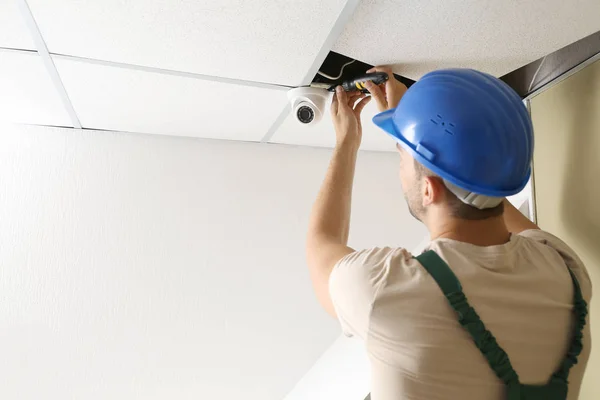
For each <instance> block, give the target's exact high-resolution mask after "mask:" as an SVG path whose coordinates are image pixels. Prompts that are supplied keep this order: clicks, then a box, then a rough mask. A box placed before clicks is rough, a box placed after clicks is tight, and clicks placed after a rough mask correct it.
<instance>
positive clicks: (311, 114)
mask: <svg viewBox="0 0 600 400" xmlns="http://www.w3.org/2000/svg"><path fill="white" fill-rule="evenodd" d="M328 97H329V92H328V91H327V90H325V89H321V88H313V87H299V88H294V89H291V90H290V91H289V92H288V99H289V100H290V102H291V104H292V112H293V115H294V119H295V120H296V121H298V123H300V124H302V125H315V124H316V123H317V122H319V121H320V120H321V118H322V117H323V113H324V112H325V103H326V101H327V98H328Z"/></svg>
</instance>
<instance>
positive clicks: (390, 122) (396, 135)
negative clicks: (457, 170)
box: [373, 108, 531, 197]
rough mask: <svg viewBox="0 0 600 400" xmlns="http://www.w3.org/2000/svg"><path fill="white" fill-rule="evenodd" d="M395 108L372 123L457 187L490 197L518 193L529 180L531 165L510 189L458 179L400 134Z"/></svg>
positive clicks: (374, 119) (377, 116)
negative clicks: (495, 187) (395, 117)
mask: <svg viewBox="0 0 600 400" xmlns="http://www.w3.org/2000/svg"><path fill="white" fill-rule="evenodd" d="M395 111H396V109H395V108H392V109H390V110H386V111H383V112H381V113H379V114H377V115H375V116H374V117H373V123H374V124H375V125H377V126H378V127H379V128H381V129H382V130H383V131H384V132H385V133H387V134H388V135H389V136H391V137H392V138H393V139H394V140H395V141H396V142H397V143H398V144H400V145H401V146H402V148H403V149H405V150H406V151H408V152H409V153H410V154H411V155H412V156H413V157H414V158H415V159H416V160H417V162H419V163H420V164H423V165H424V166H425V167H427V168H428V169H430V170H431V171H433V172H434V173H436V174H437V175H439V176H440V177H442V178H443V179H446V180H448V181H450V182H451V183H453V184H455V185H456V186H458V187H461V188H463V189H466V190H469V191H471V192H473V193H477V194H482V195H486V196H492V197H506V196H512V195H514V194H517V193H519V192H520V191H521V190H523V188H524V187H525V186H526V185H527V182H528V181H529V177H530V176H531V167H530V168H529V171H528V173H527V176H526V177H525V179H524V180H523V181H522V182H521V184H520V185H519V186H518V187H516V188H513V189H510V190H496V189H491V188H487V187H480V186H478V185H473V184H471V183H469V182H463V181H462V180H460V179H457V178H455V177H454V176H452V175H451V174H449V173H448V172H446V171H444V170H442V169H440V168H438V167H437V166H436V165H435V164H433V163H432V162H430V160H428V159H427V158H425V157H423V155H422V154H420V153H419V152H417V151H416V150H415V149H414V148H413V146H412V145H411V143H410V142H409V141H408V140H407V139H406V138H405V137H404V136H403V135H402V133H401V132H399V131H398V129H397V128H396V125H395V124H394V113H395Z"/></svg>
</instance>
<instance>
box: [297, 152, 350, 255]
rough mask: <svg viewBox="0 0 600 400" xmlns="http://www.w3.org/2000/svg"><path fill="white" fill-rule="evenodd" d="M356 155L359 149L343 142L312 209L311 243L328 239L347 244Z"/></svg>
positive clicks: (309, 232)
mask: <svg viewBox="0 0 600 400" xmlns="http://www.w3.org/2000/svg"><path fill="white" fill-rule="evenodd" d="M356 158H357V150H356V149H354V148H352V147H351V146H344V145H342V146H339V147H337V148H336V149H335V150H334V152H333V156H332V158H331V162H330V163H329V168H328V169H327V174H326V176H325V179H324V181H323V183H322V184H321V189H320V190H319V194H318V196H317V200H316V201H315V203H314V205H313V208H312V212H311V216H310V223H309V230H308V241H309V242H311V241H315V240H328V241H334V242H336V243H339V244H343V245H346V244H347V242H348V235H349V231H350V211H351V200H352V184H353V182H354V171H355V168H356Z"/></svg>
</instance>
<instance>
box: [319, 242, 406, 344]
mask: <svg viewBox="0 0 600 400" xmlns="http://www.w3.org/2000/svg"><path fill="white" fill-rule="evenodd" d="M399 251H402V250H401V249H391V248H389V247H386V248H372V249H367V250H361V251H356V252H354V253H351V254H348V255H347V256H345V257H344V258H342V259H341V260H340V261H339V262H338V263H337V264H336V265H335V267H334V269H333V271H332V273H331V276H330V278H329V293H330V295H331V300H332V303H333V306H334V308H335V311H336V314H337V316H338V320H339V321H340V324H341V326H342V331H343V332H344V334H345V335H346V336H355V335H356V336H358V337H360V338H362V339H364V338H365V337H366V335H367V332H368V330H369V319H370V316H371V310H372V308H373V302H374V300H375V297H376V295H377V291H378V290H379V288H380V287H381V286H382V285H383V284H385V280H386V278H387V275H388V274H389V268H390V264H391V263H392V262H391V260H392V258H393V257H394V255H395V254H397V252H399Z"/></svg>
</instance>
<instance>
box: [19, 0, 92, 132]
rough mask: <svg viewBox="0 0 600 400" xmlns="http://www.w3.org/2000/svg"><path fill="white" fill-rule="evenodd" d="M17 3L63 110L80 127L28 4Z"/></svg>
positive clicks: (76, 126) (24, 0) (23, 2)
mask: <svg viewBox="0 0 600 400" xmlns="http://www.w3.org/2000/svg"><path fill="white" fill-rule="evenodd" d="M17 3H18V5H19V10H20V12H21V16H22V17H23V20H24V22H25V25H26V26H27V29H28V30H29V32H30V34H31V38H32V39H33V42H34V44H35V47H36V49H37V52H38V54H39V55H40V58H41V59H42V62H43V64H44V67H45V68H46V71H47V72H48V75H49V76H50V79H51V80H52V83H53V84H54V87H55V89H56V91H57V92H58V95H59V97H60V99H61V101H62V103H63V106H64V107H65V110H66V111H67V114H69V118H70V119H71V123H72V124H73V128H76V129H81V127H82V126H81V122H80V121H79V118H78V117H77V113H76V112H75V108H73V104H72V103H71V99H69V95H68V93H67V90H66V89H65V86H64V85H63V82H62V80H61V79H60V75H59V74H58V70H57V69H56V66H55V65H54V62H53V61H52V57H51V56H50V53H49V52H48V47H47V46H46V42H45V41H44V38H43V37H42V33H41V32H40V29H39V27H38V25H37V23H36V22H35V18H34V17H33V14H32V13H31V9H30V8H29V4H27V1H26V0H17Z"/></svg>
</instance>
